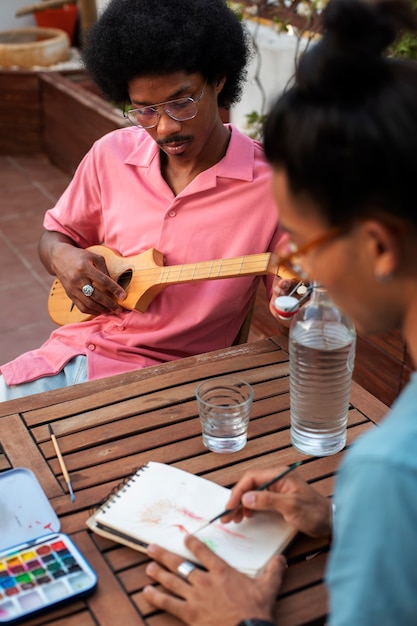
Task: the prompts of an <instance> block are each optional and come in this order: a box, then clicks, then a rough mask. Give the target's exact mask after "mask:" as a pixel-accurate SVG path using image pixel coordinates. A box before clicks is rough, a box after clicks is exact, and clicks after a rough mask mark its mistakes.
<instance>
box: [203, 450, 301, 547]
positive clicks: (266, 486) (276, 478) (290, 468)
mask: <svg viewBox="0 0 417 626" xmlns="http://www.w3.org/2000/svg"><path fill="white" fill-rule="evenodd" d="M301 464H302V461H297V462H296V463H293V464H292V465H289V466H288V467H287V469H285V470H284V471H283V472H281V474H278V476H274V478H271V480H268V481H267V482H266V483H264V484H263V485H259V487H257V488H256V489H254V491H265V489H268V487H270V486H271V485H273V484H274V483H276V482H278V481H279V480H281V478H284V476H286V475H287V474H289V473H290V472H292V471H293V470H295V468H296V467H298V466H299V465H301ZM241 506H242V504H238V505H237V506H236V507H234V508H233V509H226V510H225V511H222V512H221V513H219V514H218V515H216V516H215V517H213V518H212V519H211V520H210V521H208V522H207V523H206V524H204V526H201V527H200V528H198V529H197V530H195V531H194V532H192V533H191V534H192V535H195V534H197V533H199V532H200V531H201V530H203V529H204V528H207V526H210V524H212V523H213V522H216V521H217V520H219V519H220V518H221V517H223V516H224V515H228V514H229V513H232V512H233V511H236V510H237V509H238V508H240V507H241Z"/></svg>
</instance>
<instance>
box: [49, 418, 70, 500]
mask: <svg viewBox="0 0 417 626" xmlns="http://www.w3.org/2000/svg"><path fill="white" fill-rule="evenodd" d="M48 429H49V434H50V435H51V440H52V443H53V446H54V448H55V452H56V455H57V457H58V462H59V466H60V468H61V472H62V474H63V476H64V479H65V482H66V483H67V487H68V491H69V495H70V498H71V502H74V501H75V495H74V492H73V490H72V485H71V481H70V477H69V474H68V470H67V467H66V465H65V461H64V458H63V456H62V454H61V450H60V449H59V445H58V441H57V440H56V437H55V435H54V431H53V430H52V426H51V425H50V424H48Z"/></svg>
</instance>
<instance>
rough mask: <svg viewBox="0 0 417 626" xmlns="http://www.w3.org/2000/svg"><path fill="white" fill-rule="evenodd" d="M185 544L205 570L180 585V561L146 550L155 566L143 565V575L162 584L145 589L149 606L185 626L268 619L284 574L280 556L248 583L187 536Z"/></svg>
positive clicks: (230, 625) (154, 549)
mask: <svg viewBox="0 0 417 626" xmlns="http://www.w3.org/2000/svg"><path fill="white" fill-rule="evenodd" d="M185 545H186V546H187V548H188V549H189V550H190V551H191V552H192V553H193V554H194V555H195V556H196V557H197V558H198V559H199V561H200V562H201V563H202V564H203V566H204V567H205V568H206V570H207V571H203V570H202V569H199V568H196V569H194V570H193V571H192V572H191V574H190V575H189V576H188V578H187V580H184V579H183V578H180V577H179V576H178V575H177V574H176V571H177V567H178V565H179V564H180V563H182V562H183V561H184V559H183V558H181V557H179V556H178V555H176V554H173V553H172V552H168V551H167V550H164V549H163V548H160V547H159V546H154V545H152V546H149V548H148V554H149V556H150V557H151V558H152V559H154V562H152V563H150V564H149V565H148V566H147V568H146V573H147V574H148V576H150V577H151V578H153V579H154V580H155V581H156V582H158V583H160V584H161V585H162V587H153V586H148V587H145V589H144V590H143V593H144V596H145V598H146V600H147V601H148V602H150V604H152V605H153V606H155V607H157V608H158V609H162V610H163V611H167V612H168V613H171V614H172V615H175V617H178V618H179V619H181V620H182V621H183V622H185V623H186V624H188V625H189V626H219V625H220V624H221V626H236V625H237V624H238V623H239V622H240V621H241V620H243V619H248V618H251V617H252V618H255V617H256V618H258V619H264V620H272V609H273V605H274V603H275V600H276V596H277V593H278V590H279V587H280V586H281V582H282V578H283V575H284V572H285V569H286V560H285V558H284V557H283V556H281V555H278V556H276V557H274V558H273V559H272V560H271V561H270V563H269V564H268V567H267V569H266V571H265V572H264V573H263V574H262V575H261V576H259V577H258V578H255V579H252V578H249V577H248V576H245V575H244V574H241V573H240V572H238V571H236V570H235V569H233V568H232V567H230V566H229V565H227V563H225V562H224V561H223V560H222V559H220V558H219V557H218V556H216V555H215V554H214V553H213V552H212V551H211V550H210V549H209V548H207V546H206V545H205V544H204V543H202V542H201V541H200V540H199V539H197V538H196V537H194V536H192V535H188V536H187V537H186V539H185Z"/></svg>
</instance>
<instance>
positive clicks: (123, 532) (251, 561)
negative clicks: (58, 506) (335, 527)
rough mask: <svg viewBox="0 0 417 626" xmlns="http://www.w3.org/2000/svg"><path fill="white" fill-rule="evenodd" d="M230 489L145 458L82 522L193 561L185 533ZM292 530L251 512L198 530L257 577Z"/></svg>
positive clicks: (217, 508) (221, 505)
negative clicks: (185, 542)
mask: <svg viewBox="0 0 417 626" xmlns="http://www.w3.org/2000/svg"><path fill="white" fill-rule="evenodd" d="M229 497H230V489H226V488H225V487H222V486H220V485H218V484H216V483H214V482H212V481H210V480H207V479H205V478H202V477H200V476H195V475H194V474H190V473H188V472H185V471H184V470H180V469H178V468H176V467H173V466H170V465H166V464H164V463H157V462H153V461H151V462H149V463H148V464H146V465H144V466H143V467H141V468H140V469H139V470H137V472H136V473H135V474H134V475H133V476H131V477H130V479H129V480H128V481H127V483H126V484H124V485H123V486H122V487H120V489H119V490H117V491H116V493H115V494H114V495H112V496H110V497H109V498H108V499H107V501H106V502H105V503H104V504H103V505H102V506H101V507H100V508H99V509H98V510H97V511H96V512H95V513H94V515H92V516H91V517H90V518H89V519H88V520H87V526H88V527H89V528H90V529H91V530H93V531H94V532H95V533H97V534H99V535H102V536H104V537H107V538H109V539H113V540H114V541H116V542H118V543H122V544H124V545H127V546H129V547H131V548H134V549H135V550H139V551H142V552H146V549H147V546H148V545H149V544H150V543H156V544H159V545H160V546H162V547H164V548H166V549H168V550H171V551H172V552H175V553H177V554H179V555H181V556H183V557H184V558H185V559H189V560H191V561H194V562H197V563H198V561H197V560H196V557H195V556H194V555H193V554H192V553H191V552H189V551H188V550H187V548H186V547H185V546H184V537H185V535H186V534H187V533H193V532H195V531H196V530H198V529H199V528H202V527H203V526H204V524H205V523H207V522H208V521H209V520H210V519H212V518H213V517H215V516H216V515H218V514H219V513H220V512H221V511H223V510H224V509H225V508H226V504H227V502H228V500H229ZM295 534H296V530H295V529H294V528H293V527H292V526H290V525H289V524H287V522H285V520H284V519H283V518H282V517H281V516H280V515H279V514H278V513H272V512H271V513H270V512H266V513H260V512H259V513H256V514H254V515H253V517H251V518H245V519H244V520H243V521H242V522H240V523H239V524H235V523H234V522H231V523H229V524H222V523H221V521H220V520H219V521H217V522H213V524H211V525H210V526H208V527H207V528H205V529H203V530H201V532H198V533H197V537H198V538H199V539H201V541H203V542H204V543H205V544H206V545H207V546H208V547H209V548H210V549H211V550H213V552H215V553H216V554H217V555H218V556H220V557H221V558H222V559H224V560H225V561H226V562H227V563H229V564H230V565H232V566H233V567H234V568H236V569H238V570H240V571H241V572H243V573H245V574H247V575H248V576H251V577H255V576H258V575H259V574H260V573H261V572H262V571H263V570H264V568H265V567H266V565H267V563H268V561H269V560H270V559H271V558H272V556H273V555H274V554H277V553H279V552H282V551H283V550H284V548H285V547H286V546H287V545H288V543H289V542H290V541H291V539H293V537H294V536H295Z"/></svg>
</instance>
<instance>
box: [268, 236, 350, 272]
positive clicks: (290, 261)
mask: <svg viewBox="0 0 417 626" xmlns="http://www.w3.org/2000/svg"><path fill="white" fill-rule="evenodd" d="M350 229H351V225H346V224H344V225H342V226H334V227H333V228H330V229H329V230H328V231H326V232H325V233H323V235H321V236H320V237H316V238H315V239H313V240H312V241H309V242H308V243H306V244H304V245H303V246H300V247H299V248H298V247H297V246H296V245H295V244H294V243H293V242H292V241H291V240H290V239H288V240H287V241H285V242H283V243H282V244H280V245H279V246H278V248H277V251H276V254H277V256H278V262H279V265H280V266H283V267H285V269H286V270H288V271H289V272H290V273H292V274H294V276H295V277H296V278H300V279H301V280H306V279H307V278H308V275H307V272H306V271H305V269H304V263H305V256H306V255H307V254H308V253H309V252H311V251H312V250H314V249H315V248H319V247H320V246H323V245H324V244H326V243H330V242H331V241H333V240H334V239H337V237H341V236H342V235H344V234H345V233H347V232H348V231H349V230H350Z"/></svg>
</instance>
